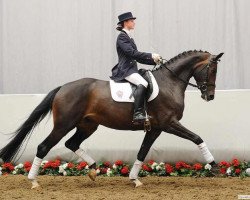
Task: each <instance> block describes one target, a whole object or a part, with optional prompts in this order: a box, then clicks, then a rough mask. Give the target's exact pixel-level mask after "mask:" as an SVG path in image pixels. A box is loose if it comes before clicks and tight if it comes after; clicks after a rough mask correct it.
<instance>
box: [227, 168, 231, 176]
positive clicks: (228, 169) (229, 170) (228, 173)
mask: <svg viewBox="0 0 250 200" xmlns="http://www.w3.org/2000/svg"><path fill="white" fill-rule="evenodd" d="M231 172H232V170H231V168H230V167H228V168H227V171H226V174H227V175H231Z"/></svg>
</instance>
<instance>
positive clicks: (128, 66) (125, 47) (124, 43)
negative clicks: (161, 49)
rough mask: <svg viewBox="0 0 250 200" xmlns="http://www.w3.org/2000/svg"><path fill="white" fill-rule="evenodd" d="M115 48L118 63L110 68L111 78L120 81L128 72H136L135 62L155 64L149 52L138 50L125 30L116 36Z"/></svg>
mask: <svg viewBox="0 0 250 200" xmlns="http://www.w3.org/2000/svg"><path fill="white" fill-rule="evenodd" d="M116 50H117V54H118V64H116V65H115V66H114V67H113V68H112V76H111V77H110V78H111V79H113V80H115V81H121V80H123V79H124V78H125V77H127V76H129V75H130V74H133V73H137V72H138V67H137V62H139V63H142V64H147V65H155V62H154V60H153V58H152V54H151V53H145V52H139V51H138V50H137V47H136V44H135V42H134V40H133V39H132V38H130V37H129V36H128V35H127V33H126V32H125V31H123V30H122V31H121V33H120V34H119V35H118V37H117V41H116Z"/></svg>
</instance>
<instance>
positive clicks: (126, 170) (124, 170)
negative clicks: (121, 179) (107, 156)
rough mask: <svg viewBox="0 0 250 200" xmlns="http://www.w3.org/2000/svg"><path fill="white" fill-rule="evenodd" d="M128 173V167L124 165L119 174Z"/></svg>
mask: <svg viewBox="0 0 250 200" xmlns="http://www.w3.org/2000/svg"><path fill="white" fill-rule="evenodd" d="M128 173H129V169H128V167H127V166H125V167H123V168H122V169H121V174H123V175H127V174H128Z"/></svg>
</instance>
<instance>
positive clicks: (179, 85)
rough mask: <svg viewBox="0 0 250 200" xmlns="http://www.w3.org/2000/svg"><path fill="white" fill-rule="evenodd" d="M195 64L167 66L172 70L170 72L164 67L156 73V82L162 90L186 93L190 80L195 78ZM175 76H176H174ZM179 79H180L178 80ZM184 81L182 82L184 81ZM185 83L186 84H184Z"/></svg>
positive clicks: (185, 63) (180, 63)
mask: <svg viewBox="0 0 250 200" xmlns="http://www.w3.org/2000/svg"><path fill="white" fill-rule="evenodd" d="M187 60H188V59H187ZM193 66H194V63H193V62H188V61H186V62H179V65H178V63H173V64H170V65H167V66H166V67H167V68H168V69H169V70H171V71H172V72H173V73H172V72H170V71H169V70H168V69H167V68H166V67H162V68H161V69H159V70H158V71H157V72H156V73H155V76H156V80H157V82H158V84H159V87H160V89H162V90H169V89H173V90H175V91H176V90H179V91H180V92H183V93H184V92H185V90H186V88H187V84H186V83H185V82H189V80H190V78H191V77H192V76H193ZM173 74H175V75H176V76H175V75H173ZM177 77H178V78H177ZM181 79H182V80H183V81H182V80H181ZM184 81H185V82H184Z"/></svg>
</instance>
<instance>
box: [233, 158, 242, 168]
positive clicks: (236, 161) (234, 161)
mask: <svg viewBox="0 0 250 200" xmlns="http://www.w3.org/2000/svg"><path fill="white" fill-rule="evenodd" d="M232 165H233V166H234V167H238V166H239V165H240V162H239V160H238V159H233V161H232Z"/></svg>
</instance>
